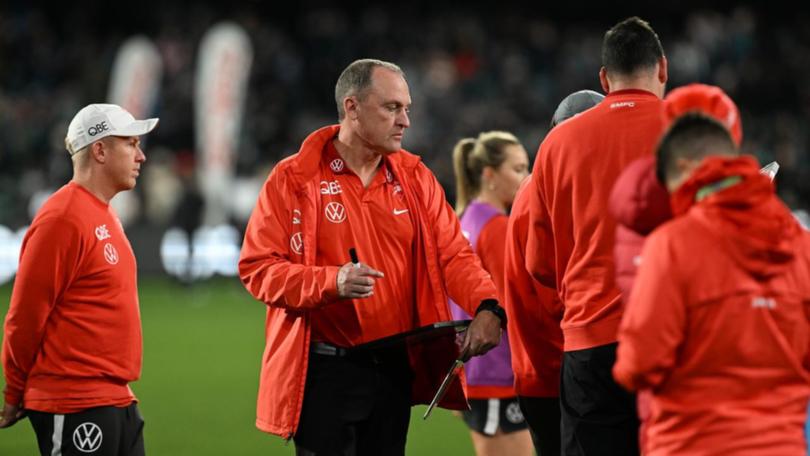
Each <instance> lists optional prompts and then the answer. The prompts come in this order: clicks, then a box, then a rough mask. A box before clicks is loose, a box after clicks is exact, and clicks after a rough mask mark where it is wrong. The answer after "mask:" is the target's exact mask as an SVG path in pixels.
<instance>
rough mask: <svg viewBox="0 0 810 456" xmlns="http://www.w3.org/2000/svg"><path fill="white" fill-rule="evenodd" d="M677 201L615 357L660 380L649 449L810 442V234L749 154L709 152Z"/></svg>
mask: <svg viewBox="0 0 810 456" xmlns="http://www.w3.org/2000/svg"><path fill="white" fill-rule="evenodd" d="M718 182H723V184H724V185H721V186H720V187H719V189H718V190H716V191H715V192H714V193H711V194H710V195H709V196H707V197H705V198H703V199H701V200H700V201H699V202H698V203H695V202H694V201H695V197H696V195H697V193H698V191H699V190H700V189H702V188H704V187H706V186H707V185H710V184H715V183H718ZM672 208H673V213H674V214H675V216H676V218H675V219H674V220H673V221H671V222H668V223H667V224H665V225H663V226H662V227H660V228H659V229H657V230H656V231H655V232H653V234H652V235H650V236H649V237H648V238H647V241H646V242H645V245H644V250H643V253H642V266H641V268H640V271H639V276H638V280H637V281H636V284H635V286H634V288H633V292H632V294H631V297H630V301H629V302H628V304H627V306H626V309H625V313H624V317H623V319H622V323H621V326H620V330H619V347H618V351H617V361H616V365H615V366H614V368H613V375H614V377H615V378H616V381H617V382H619V383H620V384H622V385H624V386H625V387H626V388H628V389H631V390H637V389H641V388H650V389H651V390H652V399H651V416H650V422H649V431H648V435H647V436H648V438H649V442H648V445H647V450H648V453H647V454H649V455H664V454H666V455H672V454H683V455H703V454H705V455H710V454H711V455H716V454H723V455H729V454H745V455H776V454H779V455H791V454H797V455H798V454H805V451H806V449H805V446H804V445H805V443H804V435H803V427H804V421H805V418H806V406H807V401H808V398H810V383H808V381H809V380H810V376H808V366H810V358H809V357H808V352H810V325H808V318H807V315H808V312H810V280H808V279H810V234H808V233H806V232H804V231H803V230H801V228H800V227H799V226H798V224H797V223H796V221H795V220H794V218H793V216H792V215H791V213H790V211H789V210H788V209H787V208H786V207H785V206H784V204H783V203H782V202H781V201H780V200H779V199H778V198H777V197H776V195H775V194H774V188H773V184H772V183H771V181H770V179H769V178H768V177H767V176H763V175H761V174H760V173H759V165H758V163H757V162H756V160H755V159H753V158H752V157H747V156H743V157H739V158H733V159H728V158H720V157H714V158H709V159H706V160H705V161H704V163H703V164H702V165H701V166H700V168H698V169H697V170H696V171H695V172H694V173H693V175H692V177H691V178H690V179H689V180H688V181H687V182H686V183H684V185H682V186H681V187H680V188H679V189H678V191H677V192H676V193H675V195H673V198H672ZM679 215H680V217H679Z"/></svg>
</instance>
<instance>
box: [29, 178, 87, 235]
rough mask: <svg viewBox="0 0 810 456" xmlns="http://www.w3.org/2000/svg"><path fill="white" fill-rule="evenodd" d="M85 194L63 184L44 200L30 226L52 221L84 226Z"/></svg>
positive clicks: (80, 190)
mask: <svg viewBox="0 0 810 456" xmlns="http://www.w3.org/2000/svg"><path fill="white" fill-rule="evenodd" d="M85 193H87V192H86V191H84V190H82V189H80V188H79V187H78V185H76V184H65V185H64V186H62V187H61V188H60V189H59V190H57V191H56V192H54V193H53V194H52V195H51V196H50V197H48V199H47V200H45V202H44V203H43V204H42V207H40V209H39V211H38V212H37V215H36V216H35V217H34V220H33V222H32V225H33V224H42V223H45V222H46V221H48V222H50V221H53V220H56V221H62V222H70V223H72V224H75V225H82V224H84V222H85V221H86V220H87V210H86V207H87V205H88V201H87V199H88V196H90V195H89V194H85ZM90 197H92V196H90ZM99 203H100V202H99ZM57 223H58V222H57Z"/></svg>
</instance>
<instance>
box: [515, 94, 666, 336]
mask: <svg viewBox="0 0 810 456" xmlns="http://www.w3.org/2000/svg"><path fill="white" fill-rule="evenodd" d="M661 106H662V102H661V100H660V99H659V98H658V97H656V96H655V95H654V94H652V93H650V92H645V91H641V90H622V91H617V92H611V93H610V94H608V95H607V96H606V97H605V99H604V100H602V102H601V103H599V104H598V105H596V106H595V107H594V108H592V109H589V110H587V111H585V112H583V113H582V114H580V115H578V116H576V117H573V118H571V119H569V120H567V121H565V122H563V123H562V124H560V125H558V126H557V127H556V128H554V129H553V130H551V132H550V133H549V134H548V136H546V139H545V140H544V141H543V143H542V144H541V145H540V150H539V152H538V155H537V160H536V161H535V164H534V172H533V175H534V178H532V187H531V191H532V192H533V193H534V194H535V196H534V197H533V198H534V199H535V201H536V203H535V204H532V205H531V209H530V223H529V224H530V229H529V237H528V240H527V242H526V267H527V268H528V270H529V271H530V272H531V273H532V275H533V276H534V277H535V278H536V279H537V280H539V281H540V282H541V283H543V285H545V286H547V287H553V288H555V289H556V290H557V293H558V294H559V296H560V299H561V300H562V302H563V305H564V306H565V313H564V315H563V320H562V331H563V334H564V335H565V350H566V351H571V350H581V349H585V348H591V347H596V346H600V345H605V344H609V343H612V342H615V341H616V330H617V329H618V326H619V321H620V319H621V315H622V305H621V299H620V296H619V290H618V288H616V284H615V271H614V269H615V268H614V263H613V242H614V237H615V234H614V231H615V228H616V222H615V221H614V220H613V219H612V217H610V215H609V213H608V207H607V206H608V196H609V195H610V190H611V189H612V188H613V183H614V182H615V181H616V178H617V177H618V176H619V173H621V171H622V170H623V169H624V168H625V167H627V165H629V164H630V163H631V162H633V161H634V160H636V159H638V158H641V157H644V156H649V155H651V154H652V151H653V150H654V147H655V145H656V143H657V142H658V138H659V136H660V133H661V131H662V116H661Z"/></svg>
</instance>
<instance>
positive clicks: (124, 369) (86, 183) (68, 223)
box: [0, 104, 158, 456]
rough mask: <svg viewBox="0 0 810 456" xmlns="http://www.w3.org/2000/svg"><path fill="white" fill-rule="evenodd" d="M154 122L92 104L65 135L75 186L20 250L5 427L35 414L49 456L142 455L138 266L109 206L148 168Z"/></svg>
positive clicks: (56, 197) (43, 213)
mask: <svg viewBox="0 0 810 456" xmlns="http://www.w3.org/2000/svg"><path fill="white" fill-rule="evenodd" d="M157 122H158V119H147V120H135V119H134V118H133V117H132V115H131V114H130V113H128V112H127V111H125V110H124V109H122V108H121V107H119V106H116V105H110V104H91V105H88V106H86V107H84V108H83V109H82V110H81V111H79V112H78V113H77V114H76V116H75V117H74V118H73V120H72V121H71V122H70V125H69V126H68V133H67V138H65V144H66V145H67V149H68V152H70V156H71V159H72V160H73V179H72V180H71V181H70V182H69V183H68V184H67V185H65V186H64V187H62V188H61V189H59V190H58V191H57V192H56V193H54V194H53V195H52V196H51V197H50V198H49V199H48V200H47V201H46V202H45V204H44V205H43V206H42V208H41V209H40V210H39V212H38V213H37V215H36V217H34V221H33V222H32V223H31V227H30V228H28V231H27V232H26V234H25V238H24V239H23V244H22V251H21V252H20V268H19V271H18V273H17V278H16V279H15V281H14V291H13V292H12V295H11V305H10V306H9V311H8V315H6V322H5V327H4V331H5V336H4V338H3V373H4V374H5V377H6V389H5V406H4V407H3V416H2V419H0V427H8V426H11V425H12V424H14V422H15V421H17V420H18V419H19V418H20V417H21V416H22V415H23V409H24V410H25V412H26V413H27V414H28V417H29V419H30V421H31V424H32V425H33V427H34V431H35V432H36V435H37V442H38V443H39V450H40V452H41V453H42V454H43V455H51V454H80V453H92V454H98V455H123V456H129V455H133V456H136V455H142V454H144V445H143V432H142V431H143V420H142V419H141V417H140V414H139V413H138V409H137V407H136V406H135V403H136V399H135V395H134V394H133V393H132V390H131V389H130V388H129V386H128V383H130V382H133V381H135V380H137V379H138V377H139V376H140V374H141V346H142V344H141V318H140V309H139V308H138V291H137V276H136V272H137V268H136V265H135V255H134V254H133V253H132V248H131V247H130V245H129V241H128V240H127V236H126V234H125V233H124V230H123V228H122V227H121V222H120V221H119V220H118V216H117V215H116V214H115V211H114V210H113V209H112V207H111V206H110V204H109V203H110V200H111V199H112V198H113V196H115V195H116V194H117V193H118V192H121V191H125V190H130V189H132V188H133V187H134V186H135V180H136V179H137V177H138V174H139V172H140V168H141V165H142V164H143V162H144V161H145V160H146V157H145V156H144V154H143V151H142V150H141V148H140V140H139V136H141V135H144V134H146V133H148V132H150V131H151V130H152V129H153V128H155V126H156V125H157Z"/></svg>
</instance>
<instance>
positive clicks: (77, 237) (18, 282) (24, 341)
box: [2, 218, 82, 405]
mask: <svg viewBox="0 0 810 456" xmlns="http://www.w3.org/2000/svg"><path fill="white" fill-rule="evenodd" d="M81 254H82V242H81V231H80V230H79V228H78V227H76V225H74V224H73V223H72V222H71V221H70V220H65V219H63V218H49V219H46V220H40V221H37V222H36V223H34V225H32V226H31V228H29V229H28V232H27V233H26V235H25V239H24V240H23V244H22V249H21V251H20V267H19V269H18V272H17V278H16V279H15V280H14V289H13V291H12V293H11V303H10V305H9V310H8V314H7V315H6V322H5V337H4V338H3V356H2V357H3V373H4V374H5V378H6V389H5V401H6V403H7V404H15V405H20V403H21V402H22V397H23V392H24V390H25V382H26V380H27V378H28V374H29V372H31V368H32V367H33V365H34V361H35V360H36V357H37V354H38V353H39V351H40V347H41V345H42V338H43V336H44V333H45V324H46V323H47V321H48V317H49V316H50V314H51V311H52V310H53V308H54V306H55V305H56V302H57V301H58V300H59V297H60V296H61V295H62V293H63V292H64V291H65V289H67V288H68V286H69V285H70V283H71V281H72V280H73V273H74V271H76V270H77V268H78V266H79V264H80V257H81Z"/></svg>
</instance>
